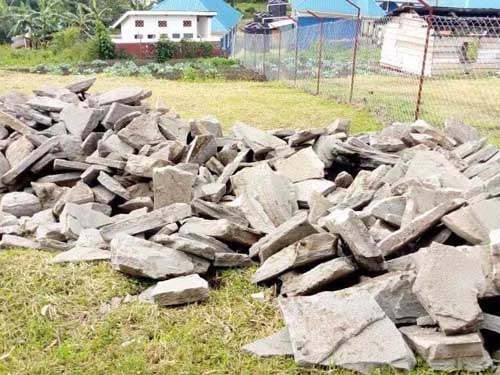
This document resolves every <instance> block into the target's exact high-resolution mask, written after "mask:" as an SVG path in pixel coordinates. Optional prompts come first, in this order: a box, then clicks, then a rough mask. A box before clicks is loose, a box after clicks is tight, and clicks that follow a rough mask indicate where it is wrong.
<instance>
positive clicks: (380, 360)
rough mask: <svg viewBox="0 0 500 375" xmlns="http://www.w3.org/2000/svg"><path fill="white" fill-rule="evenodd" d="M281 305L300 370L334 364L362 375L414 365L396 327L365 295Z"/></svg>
mask: <svg viewBox="0 0 500 375" xmlns="http://www.w3.org/2000/svg"><path fill="white" fill-rule="evenodd" d="M278 303H279V307H280V309H281V312H282V314H283V318H284V320H285V324H286V326H287V329H288V332H289V334H290V341H291V344H292V349H293V354H294V357H295V361H296V362H297V363H298V364H300V365H326V366H329V365H333V364H335V365H336V366H339V367H342V368H346V369H349V370H355V371H359V372H364V373H368V372H371V371H373V370H375V369H376V368H379V367H383V366H390V367H393V368H397V369H403V370H410V369H412V368H413V367H414V366H415V362H416V361H415V358H414V356H413V353H412V352H411V350H410V349H409V348H408V346H407V345H406V343H405V341H404V339H403V337H402V336H401V334H400V333H399V331H398V330H397V328H396V326H395V325H394V324H393V323H392V322H391V320H390V319H389V318H387V316H386V315H385V313H384V312H383V310H382V309H381V308H380V307H379V306H378V304H377V302H375V300H374V299H373V297H371V296H370V294H368V293H367V292H357V293H349V292H346V291H342V292H324V293H319V294H316V295H314V296H308V297H292V298H280V299H279V300H278Z"/></svg>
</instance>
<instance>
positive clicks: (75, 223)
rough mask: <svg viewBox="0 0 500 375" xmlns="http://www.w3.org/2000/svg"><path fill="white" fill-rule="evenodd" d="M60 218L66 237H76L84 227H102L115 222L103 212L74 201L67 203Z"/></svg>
mask: <svg viewBox="0 0 500 375" xmlns="http://www.w3.org/2000/svg"><path fill="white" fill-rule="evenodd" d="M59 220H60V222H61V224H62V226H63V228H62V232H63V233H64V234H65V235H66V237H68V238H75V239H76V238H78V236H79V235H80V233H81V232H82V230H84V229H89V228H101V227H103V226H105V225H108V224H111V223H112V222H113V220H112V219H111V218H110V217H108V216H106V215H104V214H102V213H101V212H98V211H94V210H92V209H90V208H87V207H84V206H82V205H78V204H74V203H66V205H65V206H64V210H63V211H62V213H61V216H60V218H59Z"/></svg>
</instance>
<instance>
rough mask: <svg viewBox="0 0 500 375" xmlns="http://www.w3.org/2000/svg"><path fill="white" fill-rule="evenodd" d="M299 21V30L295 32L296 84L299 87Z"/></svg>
mask: <svg viewBox="0 0 500 375" xmlns="http://www.w3.org/2000/svg"><path fill="white" fill-rule="evenodd" d="M299 30H300V27H299V22H297V32H296V33H295V75H294V86H295V87H297V74H298V72H299Z"/></svg>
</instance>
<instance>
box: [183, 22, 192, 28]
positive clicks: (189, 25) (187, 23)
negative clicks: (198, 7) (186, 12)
mask: <svg viewBox="0 0 500 375" xmlns="http://www.w3.org/2000/svg"><path fill="white" fill-rule="evenodd" d="M182 25H183V26H184V27H191V26H193V22H192V21H184V22H182Z"/></svg>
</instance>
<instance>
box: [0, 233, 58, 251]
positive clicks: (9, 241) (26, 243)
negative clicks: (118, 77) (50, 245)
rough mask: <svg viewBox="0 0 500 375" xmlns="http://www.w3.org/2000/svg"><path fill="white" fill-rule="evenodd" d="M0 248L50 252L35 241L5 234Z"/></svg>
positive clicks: (0, 242)
mask: <svg viewBox="0 0 500 375" xmlns="http://www.w3.org/2000/svg"><path fill="white" fill-rule="evenodd" d="M0 248H2V249H16V248H23V249H31V250H50V249H47V248H46V247H45V246H43V245H41V244H40V243H39V242H38V241H33V240H30V239H28V238H24V237H19V236H15V235H11V234H4V235H3V236H2V240H1V241H0Z"/></svg>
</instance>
